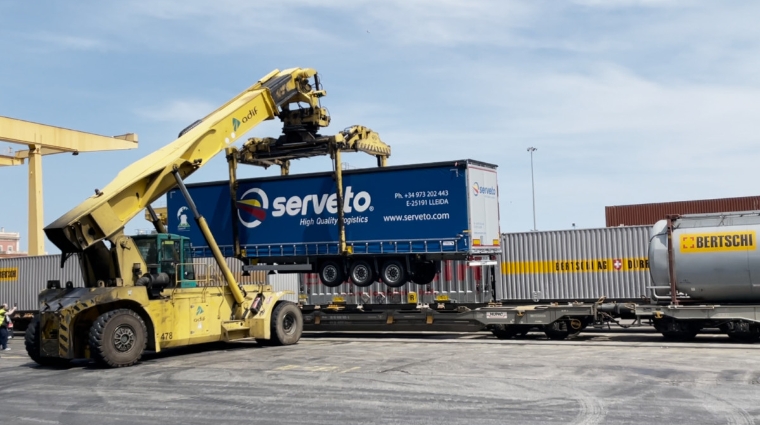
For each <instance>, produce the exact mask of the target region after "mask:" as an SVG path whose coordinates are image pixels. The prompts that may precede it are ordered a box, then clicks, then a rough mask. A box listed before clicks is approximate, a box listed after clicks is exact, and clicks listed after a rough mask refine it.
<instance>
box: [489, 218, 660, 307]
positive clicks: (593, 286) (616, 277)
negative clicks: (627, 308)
mask: <svg viewBox="0 0 760 425" xmlns="http://www.w3.org/2000/svg"><path fill="white" fill-rule="evenodd" d="M650 230H651V227H650V226H630V227H608V228H600V229H573V230H557V231H541V232H525V233H506V234H504V235H502V249H503V253H502V264H501V270H500V274H501V279H500V280H499V281H500V284H499V285H497V288H496V298H497V299H504V300H532V301H537V302H538V301H563V300H567V301H572V300H596V299H599V298H601V297H606V298H607V299H615V300H623V299H626V300H633V299H639V300H640V299H642V297H648V294H649V291H650V290H649V288H648V287H650V286H652V284H651V278H650V275H649V259H648V253H647V250H648V246H649V234H650Z"/></svg>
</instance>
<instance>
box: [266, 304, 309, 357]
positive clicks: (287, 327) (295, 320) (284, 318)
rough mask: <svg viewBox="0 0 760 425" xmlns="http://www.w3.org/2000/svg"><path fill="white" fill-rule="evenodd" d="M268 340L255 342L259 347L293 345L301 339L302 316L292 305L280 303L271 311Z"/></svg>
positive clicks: (299, 310)
mask: <svg viewBox="0 0 760 425" xmlns="http://www.w3.org/2000/svg"><path fill="white" fill-rule="evenodd" d="M269 331H270V339H262V340H257V342H258V343H259V344H261V345H266V346H272V345H274V346H277V345H293V344H295V343H297V342H298V340H300V339H301V334H302V333H303V315H302V314H301V309H300V308H298V306H296V305H295V304H294V303H292V302H289V301H282V302H279V303H277V306H276V307H275V308H274V311H272V322H271V324H270V328H269Z"/></svg>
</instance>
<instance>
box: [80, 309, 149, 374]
mask: <svg viewBox="0 0 760 425" xmlns="http://www.w3.org/2000/svg"><path fill="white" fill-rule="evenodd" d="M147 335H148V330H147V329H146V327H145V322H143V320H142V319H141V318H140V316H138V315H137V313H135V312H134V311H132V310H129V309H126V308H122V309H119V310H113V311H109V312H106V313H103V314H101V315H100V317H98V319H97V320H95V323H93V324H92V327H90V355H91V356H92V358H93V359H95V362H96V363H98V364H99V365H101V366H106V367H125V366H132V365H133V364H135V363H137V362H138V361H139V360H140V357H142V354H143V351H145V344H146V342H147Z"/></svg>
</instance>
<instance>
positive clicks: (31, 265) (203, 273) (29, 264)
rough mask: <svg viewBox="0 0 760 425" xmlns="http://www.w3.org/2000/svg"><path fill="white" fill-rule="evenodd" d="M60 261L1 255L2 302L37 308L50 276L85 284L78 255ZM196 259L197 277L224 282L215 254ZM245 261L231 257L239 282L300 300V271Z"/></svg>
mask: <svg viewBox="0 0 760 425" xmlns="http://www.w3.org/2000/svg"><path fill="white" fill-rule="evenodd" d="M60 262H61V256H60V255H43V256H36V257H18V258H3V259H0V302H6V303H8V304H9V305H13V303H18V308H19V310H22V311H30V310H37V308H38V306H37V294H39V292H40V291H41V290H43V289H44V288H45V285H46V283H47V281H48V280H60V281H61V284H65V283H66V282H68V281H71V282H72V283H73V284H74V286H75V287H81V286H83V280H82V274H81V272H80V270H79V263H78V262H77V261H76V258H75V257H73V258H70V259H69V260H68V261H66V264H65V265H64V268H63V269H61V268H60ZM193 262H194V263H195V264H196V267H195V269H196V278H197V279H198V280H199V281H202V280H205V279H208V280H210V281H215V282H221V281H222V280H223V277H222V273H221V270H220V269H219V266H217V264H216V262H215V261H214V259H213V258H196V259H194V260H193ZM242 265H243V263H242V262H241V261H240V260H237V259H235V258H228V259H227V266H228V267H229V268H230V270H231V271H232V274H233V275H234V276H235V279H236V280H237V281H238V282H241V283H243V284H254V283H264V282H265V281H266V282H267V283H269V284H270V285H272V287H273V288H272V289H274V290H275V291H284V290H289V291H293V292H294V293H293V294H290V295H286V296H285V297H284V299H286V300H289V301H293V302H297V301H298V295H297V294H298V288H299V278H298V275H285V274H283V275H277V274H272V275H269V276H267V275H266V274H265V272H263V271H257V272H252V273H250V275H248V276H244V275H243V272H242Z"/></svg>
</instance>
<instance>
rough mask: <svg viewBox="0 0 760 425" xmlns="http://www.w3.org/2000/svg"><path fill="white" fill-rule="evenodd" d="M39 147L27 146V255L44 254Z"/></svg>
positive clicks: (40, 155)
mask: <svg viewBox="0 0 760 425" xmlns="http://www.w3.org/2000/svg"><path fill="white" fill-rule="evenodd" d="M41 149H42V148H41V147H40V146H39V145H37V146H34V145H30V146H29V255H43V254H45V237H44V234H43V233H42V227H43V226H44V225H45V223H44V220H45V217H44V215H43V213H42V152H41Z"/></svg>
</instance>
